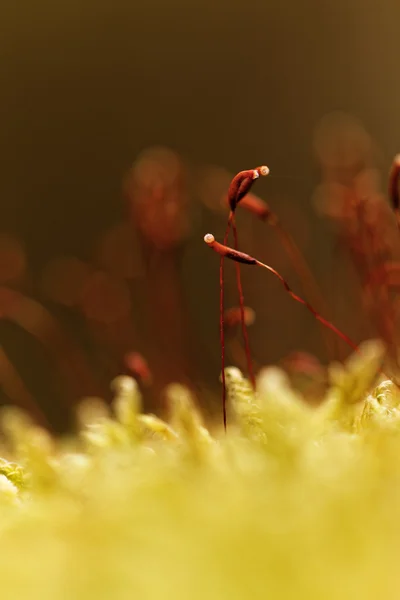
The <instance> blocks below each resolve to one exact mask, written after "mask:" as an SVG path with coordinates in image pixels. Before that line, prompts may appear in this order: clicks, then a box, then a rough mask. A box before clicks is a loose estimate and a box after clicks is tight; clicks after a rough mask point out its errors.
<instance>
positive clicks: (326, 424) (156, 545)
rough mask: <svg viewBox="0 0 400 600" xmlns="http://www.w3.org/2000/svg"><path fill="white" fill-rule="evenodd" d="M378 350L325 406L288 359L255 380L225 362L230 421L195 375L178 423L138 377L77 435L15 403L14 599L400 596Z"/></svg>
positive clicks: (355, 361)
mask: <svg viewBox="0 0 400 600" xmlns="http://www.w3.org/2000/svg"><path fill="white" fill-rule="evenodd" d="M382 354H383V351H382V348H381V347H380V345H379V344H377V343H368V344H367V345H365V346H364V347H363V348H362V355H361V356H357V357H353V358H352V359H351V360H350V361H349V362H348V364H347V365H346V366H345V367H340V368H339V367H338V366H336V367H332V369H331V382H332V387H331V389H330V390H329V392H328V394H327V397H326V399H325V401H324V402H323V403H322V405H321V406H320V407H318V408H316V409H312V408H310V407H309V406H308V405H307V404H306V403H305V402H304V401H303V399H302V398H301V397H300V396H299V395H298V394H297V393H296V392H295V391H293V390H292V389H291V388H290V386H289V383H288V381H287V379H286V377H285V375H284V373H283V372H281V371H279V370H277V369H275V368H269V369H265V370H263V371H262V372H261V373H260V375H259V378H258V385H257V392H256V393H254V392H253V391H252V390H251V387H250V386H249V385H248V382H246V380H245V379H244V378H243V376H242V375H241V373H240V372H238V371H237V370H236V369H229V370H227V382H228V392H229V394H228V395H229V401H230V424H229V427H228V432H227V434H226V435H225V434H224V432H223V431H222V428H217V430H216V431H214V432H213V434H212V435H211V433H209V431H208V430H207V429H206V428H205V426H204V424H203V422H202V419H201V416H200V414H199V412H198V410H197V409H196V408H195V404H194V401H193V399H192V398H191V396H190V394H189V392H188V391H187V390H186V389H185V388H182V387H181V386H171V387H170V388H169V389H168V391H167V394H168V397H169V398H170V406H171V417H170V420H169V422H168V423H164V422H163V421H161V420H160V419H158V418H157V417H155V416H154V415H143V414H141V409H140V396H139V393H138V389H137V386H136V385H135V382H133V381H132V380H129V379H127V378H123V379H119V380H118V381H117V382H115V384H114V385H115V387H114V389H115V391H116V399H115V402H114V407H113V412H112V413H109V412H108V411H107V409H106V407H105V406H104V405H101V404H99V402H98V401H93V400H92V401H89V402H86V403H85V404H84V405H83V406H82V407H81V409H80V411H79V415H78V416H79V422H80V426H81V432H80V433H79V435H77V436H76V437H73V438H71V439H68V440H62V441H61V440H58V441H57V440H54V439H52V438H51V437H50V436H49V435H48V434H47V433H46V432H44V431H42V430H40V429H39V428H37V427H36V426H33V425H32V424H30V423H29V421H28V420H27V419H26V418H25V417H23V416H21V415H20V414H19V413H18V412H16V411H15V410H13V411H11V412H10V411H8V412H6V413H5V414H4V415H3V430H4V432H5V442H4V447H3V449H2V452H1V454H2V455H3V456H5V457H7V460H5V459H4V460H1V461H0V556H1V559H0V582H1V583H0V585H1V591H2V597H3V598H4V599H5V600H13V599H14V598H21V599H22V598H24V599H25V598H26V599H31V598H32V599H34V600H36V599H38V600H39V599H40V600H50V599H51V600H59V599H60V600H61V599H63V600H64V599H71V600H91V599H96V600H98V599H103V598H104V599H113V600H120V599H121V600H122V599H127V600H128V599H129V600H131V599H132V598H135V599H138V600H153V599H154V600H155V599H161V598H162V599H171V600H174V599H176V600H200V599H202V600H203V599H207V600H223V599H227V600H228V599H229V600H239V599H240V600H242V599H243V600H244V599H246V600H247V599H249V600H250V599H251V600H253V599H256V600H257V599H260V600H261V599H263V600H264V599H269V598H271V599H274V600H277V599H278V600H280V599H282V600H287V599H292V598H293V599H296V600H299V599H303V598H304V599H307V600H333V599H335V600H336V599H338V600H339V599H340V600H347V599H349V600H350V599H352V600H353V599H354V598H362V599H363V600H365V599H367V600H372V599H373V600H376V599H377V598H379V599H380V598H383V599H385V600H386V599H393V600H394V599H396V600H397V599H398V598H399V597H400V575H399V574H398V572H399V571H398V556H399V554H400V404H399V403H400V397H399V392H398V389H397V388H396V386H395V385H394V384H393V383H391V382H388V381H384V380H382V378H381V379H380V381H376V380H377V373H378V369H379V366H380V363H381V359H382ZM374 385H375V386H377V387H375V388H374V387H373V386H374ZM371 386H372V387H371Z"/></svg>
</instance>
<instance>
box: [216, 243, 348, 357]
mask: <svg viewBox="0 0 400 600" xmlns="http://www.w3.org/2000/svg"><path fill="white" fill-rule="evenodd" d="M204 240H205V242H206V244H208V245H209V246H210V248H212V249H213V250H215V252H217V253H218V254H220V255H221V257H225V256H226V257H227V258H230V259H231V260H234V261H236V262H239V263H244V264H248V265H257V266H259V267H263V268H264V269H267V270H268V271H270V273H272V274H273V275H275V277H277V278H278V279H279V280H280V282H281V283H282V285H283V287H284V288H285V290H286V291H287V292H288V294H290V296H291V297H292V298H293V299H294V300H296V302H299V303H300V304H303V305H304V306H305V307H306V308H307V309H308V310H309V311H310V313H311V314H312V315H313V316H314V317H315V319H317V320H318V321H319V322H320V323H322V324H323V325H324V326H325V327H327V328H328V329H330V330H331V331H333V332H334V333H335V334H336V335H337V336H338V337H340V339H342V340H343V341H344V342H345V343H346V344H347V345H348V346H350V348H352V349H353V350H355V351H356V352H358V351H359V348H358V346H357V344H355V343H354V342H353V341H352V340H351V339H350V338H349V337H348V336H347V335H346V334H345V333H343V332H342V331H341V330H340V329H338V328H337V327H336V326H335V325H333V323H331V322H330V321H328V320H327V319H324V317H322V316H321V315H320V314H319V313H318V312H317V311H316V310H315V309H314V308H313V307H312V306H311V304H309V303H308V302H307V301H306V300H304V299H303V298H301V297H300V296H298V295H297V294H295V293H294V292H293V291H292V289H291V288H290V286H289V284H288V283H287V281H286V280H285V279H284V278H283V277H282V275H281V274H280V273H279V272H278V271H276V270H275V269H273V268H272V267H270V266H269V265H266V264H265V263H262V262H261V261H259V260H257V259H256V258H254V257H253V256H250V255H249V254H246V253H244V252H239V251H237V250H234V249H233V248H229V247H228V246H226V245H225V244H220V243H219V242H217V241H216V240H215V238H214V236H213V235H211V234H210V233H209V234H207V235H206V236H205V238H204Z"/></svg>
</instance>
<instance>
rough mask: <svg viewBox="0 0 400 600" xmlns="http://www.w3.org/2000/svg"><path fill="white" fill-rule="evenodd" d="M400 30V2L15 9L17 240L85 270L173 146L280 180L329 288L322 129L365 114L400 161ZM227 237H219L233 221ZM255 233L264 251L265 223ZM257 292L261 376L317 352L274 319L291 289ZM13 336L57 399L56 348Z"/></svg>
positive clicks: (307, 324)
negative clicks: (317, 203)
mask: <svg viewBox="0 0 400 600" xmlns="http://www.w3.org/2000/svg"><path fill="white" fill-rule="evenodd" d="M399 17H400V4H399V3H398V2H395V1H394V0H393V1H389V0H383V1H381V2H379V3H377V2H374V1H372V0H353V1H351V2H349V1H347V0H340V1H338V0H335V1H328V0H322V1H321V0H308V1H307V0H306V1H303V2H296V1H292V2H281V1H274V2H272V1H269V2H266V1H263V2H261V1H255V2H252V3H248V2H238V1H237V0H229V2H228V1H227V0H225V1H224V2H219V1H215V0H202V1H201V2H199V1H198V0H191V1H190V2H187V1H186V2H178V1H175V0H172V1H171V0H169V1H168V2H167V1H165V2H163V1H161V0H157V1H152V0H150V1H148V0H146V2H141V3H138V2H134V1H131V2H127V1H124V2H122V1H121V0H114V1H113V2H111V1H107V2H106V1H102V0H96V1H89V0H86V1H77V0H69V1H68V2H64V1H61V0H59V1H57V2H53V1H51V2H50V1H48V2H46V1H43V0H38V1H37V2H30V1H27V0H22V1H21V2H13V3H6V4H4V3H3V6H2V9H1V19H0V23H1V25H0V27H1V32H0V81H1V85H0V89H1V93H0V118H1V128H0V132H1V135H0V140H1V146H0V148H1V161H0V223H1V230H3V231H10V232H12V233H15V234H17V235H18V236H20V237H22V239H23V240H24V242H25V244H26V248H27V252H28V256H29V263H30V266H31V269H32V272H33V273H35V272H36V273H38V272H39V271H40V269H41V267H42V266H43V264H44V263H45V261H46V260H48V259H49V258H50V257H51V256H53V255H55V254H58V253H72V254H76V255H77V256H80V257H82V258H85V257H87V256H88V255H89V253H90V246H91V243H92V240H93V239H94V238H95V237H96V236H97V235H98V234H99V233H101V232H102V231H103V230H104V229H105V228H106V227H107V226H108V224H109V223H111V222H113V221H116V220H117V219H118V218H119V217H120V216H121V215H122V213H123V204H122V201H121V179H122V176H123V174H124V173H125V171H126V169H127V168H129V166H130V164H131V163H132V161H133V160H134V158H135V156H136V155H137V153H138V152H139V151H140V150H141V149H142V148H144V147H146V146H148V145H152V144H159V143H161V144H165V145H167V146H170V147H172V148H174V149H175V150H177V151H179V152H180V153H181V154H182V155H183V156H184V157H185V158H186V159H188V160H189V161H192V162H193V163H214V164H218V165H221V166H223V167H226V168H227V169H229V170H231V171H232V172H235V171H237V170H240V169H242V168H249V167H252V166H254V165H257V164H260V163H266V164H268V165H269V166H270V168H271V177H270V179H268V180H265V181H263V182H261V183H260V185H259V187H258V190H257V191H258V193H259V194H260V195H263V196H264V197H268V198H269V199H270V200H271V203H273V202H274V199H275V200H276V201H277V202H278V201H279V199H282V205H278V204H275V206H274V207H275V209H276V210H277V211H278V213H279V211H280V210H283V213H284V214H287V213H288V207H290V204H291V203H295V204H296V207H297V208H298V207H300V209H301V211H302V214H303V216H304V218H305V220H306V222H307V223H308V225H309V227H310V229H309V231H308V234H307V237H308V246H307V250H306V251H307V254H308V256H309V259H310V262H311V264H312V266H313V268H314V269H315V272H316V273H317V275H321V276H322V274H323V271H324V269H325V268H326V266H327V265H329V251H330V237H329V234H328V228H327V227H326V224H320V222H319V220H318V219H317V218H316V216H315V215H314V210H313V207H312V204H311V196H312V192H313V189H314V186H315V183H316V181H317V179H318V174H317V170H316V166H315V163H314V160H313V155H312V135H313V131H314V128H315V125H316V124H317V122H318V120H319V119H320V118H321V117H322V116H323V115H324V114H325V113H327V112H329V111H330V110H333V109H342V110H345V111H348V112H350V113H352V114H354V115H356V116H357V117H359V118H360V119H361V120H362V121H363V122H364V124H365V125H366V127H367V129H368V131H369V132H370V133H371V134H372V136H373V137H374V139H375V140H376V142H377V143H378V145H379V146H380V147H381V149H382V156H383V160H382V164H381V165H380V166H381V167H382V168H383V169H384V170H385V169H386V170H387V168H388V165H389V161H390V159H391V157H392V155H393V154H394V153H395V152H396V151H398V150H399V146H400V143H399V133H398V129H399V126H398V122H399V116H398V106H399V97H400V80H399V77H398V56H399ZM285 211H286V212H285ZM289 212H290V210H289ZM213 225H214V233H216V234H217V235H221V233H222V230H223V222H222V221H221V222H215V221H213ZM196 227H197V229H196V231H195V235H194V237H193V239H192V241H191V243H190V245H189V247H188V250H187V255H186V258H185V262H184V273H185V275H184V277H185V285H186V288H187V295H188V298H189V303H190V307H191V308H190V310H191V314H192V318H193V323H194V327H195V328H197V329H198V330H199V331H200V330H201V331H202V332H203V335H204V336H205V337H206V338H209V339H210V340H211V347H215V351H211V352H210V355H209V356H205V357H204V361H205V365H206V367H205V370H206V371H207V372H208V374H209V376H210V378H211V379H215V378H216V377H217V375H218V348H217V347H216V346H215V344H216V342H217V337H218V325H217V322H216V319H217V308H218V307H217V294H218V290H217V280H216V277H217V270H216V263H215V258H214V257H213V256H211V253H209V254H207V252H208V251H207V249H206V248H204V246H203V242H202V236H203V235H204V233H206V232H207V230H208V229H209V227H208V222H207V215H203V216H202V217H201V219H200V220H198V222H197V224H196ZM290 227H291V228H292V232H293V233H295V231H294V227H295V224H294V223H290ZM254 232H255V235H258V236H261V235H266V234H265V233H261V229H259V228H257V226H256V225H254ZM300 237H301V236H300ZM192 265H196V268H195V269H191V266H192ZM245 281H247V285H248V286H249V289H250V290H251V291H250V293H251V294H253V296H254V295H255V293H256V292H257V294H258V296H257V297H258V298H259V300H258V304H259V306H258V307H257V309H258V313H260V319H259V326H258V328H257V332H256V333H255V334H254V335H253V339H252V343H253V347H254V349H255V352H256V355H257V356H258V358H259V359H260V360H261V361H263V362H266V361H269V360H278V359H279V358H281V357H282V356H283V355H284V354H285V353H286V352H288V351H290V350H291V349H293V348H296V347H298V346H302V347H304V346H305V348H304V349H308V350H312V351H316V352H318V351H319V342H318V341H317V335H312V336H310V337H308V333H309V330H310V328H312V327H313V324H312V321H311V320H309V319H308V317H305V318H304V319H303V313H301V309H300V310H299V312H298V311H297V310H296V311H295V313H294V316H291V315H292V313H290V314H289V313H288V312H287V311H288V310H289V307H290V306H291V305H290V301H287V300H286V298H284V299H283V300H282V304H281V309H282V310H281V312H280V313H279V314H278V315H277V314H274V315H270V313H269V311H268V309H267V307H266V303H267V302H268V301H269V298H270V295H271V296H272V298H271V304H272V305H273V304H274V302H275V304H276V302H278V303H279V302H280V300H279V298H281V296H280V293H281V291H280V290H279V289H278V287H277V286H274V287H273V288H272V290H269V288H268V283H266V276H264V275H263V274H260V275H259V277H258V278H256V279H254V275H253V273H252V274H251V276H250V275H248V274H247V273H246V274H245ZM205 288H206V289H207V290H208V291H207V293H204V289H205ZM199 296H201V301H200V300H199ZM274 298H275V300H274ZM292 318H293V323H296V327H294V326H293V327H292V325H291V319H292ZM302 319H303V320H302ZM355 333H357V331H355ZM1 335H2V337H3V343H4V345H5V347H6V349H7V352H8V353H9V354H10V356H11V357H12V359H13V360H14V361H15V362H16V363H17V364H18V365H19V368H20V369H21V372H24V377H25V379H26V380H27V381H29V385H30V386H31V389H32V390H33V391H34V393H35V394H39V395H43V396H46V397H49V398H50V397H54V395H55V394H56V393H57V389H58V388H59V384H58V383H57V382H55V383H54V385H53V383H52V381H51V377H50V375H49V371H48V369H47V368H46V366H43V365H45V363H43V364H42V363H40V364H41V366H40V368H39V367H38V368H37V369H33V370H32V364H35V361H36V362H37V361H39V362H40V361H41V359H40V350H39V349H38V348H36V347H35V348H31V349H30V351H29V353H28V354H27V348H28V346H29V343H30V342H27V341H26V340H25V341H24V339H25V338H24V336H23V335H22V334H21V332H18V331H16V330H15V328H14V327H10V326H9V325H7V324H3V326H2V329H1ZM305 336H306V337H305ZM23 338H24V339H23ZM28 355H29V358H27V357H28ZM39 362H38V364H39ZM52 386H53V387H52Z"/></svg>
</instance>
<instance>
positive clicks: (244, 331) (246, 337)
mask: <svg viewBox="0 0 400 600" xmlns="http://www.w3.org/2000/svg"><path fill="white" fill-rule="evenodd" d="M232 229H233V237H234V243H235V250H239V239H238V232H237V227H236V223H235V215H234V214H232ZM235 267H236V283H237V288H238V292H239V306H240V323H241V327H242V335H243V341H244V347H245V351H246V360H247V370H248V372H249V377H250V381H251V385H252V386H253V389H255V388H256V380H255V377H254V369H253V363H252V360H251V352H250V342H249V334H248V331H247V326H246V320H245V316H244V295H243V287H242V278H241V275H240V264H239V263H238V262H235Z"/></svg>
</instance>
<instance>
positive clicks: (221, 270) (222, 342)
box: [219, 212, 233, 431]
mask: <svg viewBox="0 0 400 600" xmlns="http://www.w3.org/2000/svg"><path fill="white" fill-rule="evenodd" d="M232 216H233V213H232V212H231V213H230V214H229V218H228V224H227V226H226V230H225V235H224V245H226V244H227V242H228V237H229V231H230V228H231V222H232ZM224 258H225V257H224V256H223V255H222V254H221V259H220V262H219V336H220V345H221V380H222V413H223V418H224V429H225V431H226V380H225V328H224V310H225V307H224V301H225V297H224Z"/></svg>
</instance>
